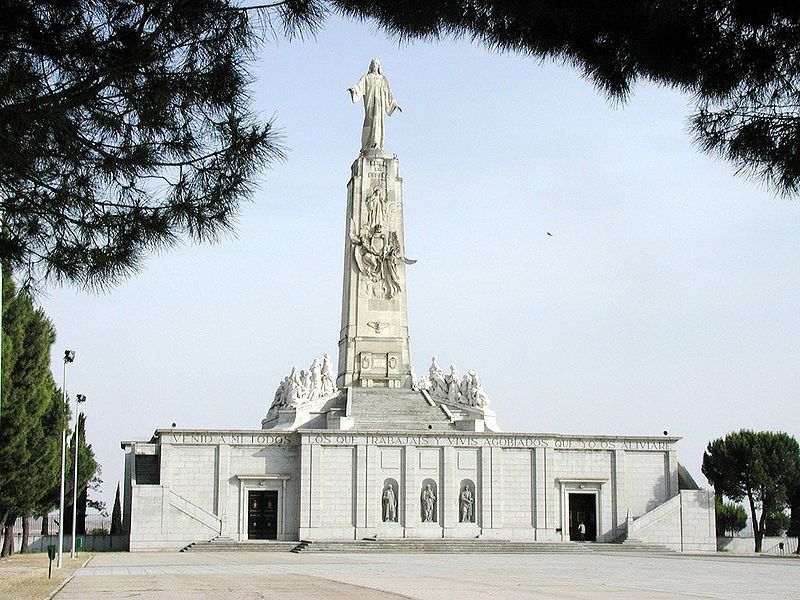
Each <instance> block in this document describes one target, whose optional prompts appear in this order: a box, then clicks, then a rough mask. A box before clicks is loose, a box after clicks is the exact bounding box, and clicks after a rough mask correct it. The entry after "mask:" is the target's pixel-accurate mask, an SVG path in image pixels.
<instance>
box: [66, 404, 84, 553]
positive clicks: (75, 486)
mask: <svg viewBox="0 0 800 600" xmlns="http://www.w3.org/2000/svg"><path fill="white" fill-rule="evenodd" d="M81 402H86V396H84V395H83V394H78V395H76V396H75V478H74V479H73V481H72V549H71V550H70V552H69V557H70V558H75V535H76V534H75V531H76V530H75V526H76V525H77V524H78V438H79V437H80V433H81V432H80V424H81V414H80V413H79V412H78V404H80V403H81Z"/></svg>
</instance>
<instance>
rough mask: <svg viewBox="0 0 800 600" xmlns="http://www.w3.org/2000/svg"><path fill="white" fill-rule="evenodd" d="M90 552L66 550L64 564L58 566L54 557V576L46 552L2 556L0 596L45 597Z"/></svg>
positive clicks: (20, 599)
mask: <svg viewBox="0 0 800 600" xmlns="http://www.w3.org/2000/svg"><path fill="white" fill-rule="evenodd" d="M90 557H91V554H90V553H88V552H85V553H84V552H82V553H80V554H79V555H78V557H77V558H75V559H72V558H70V557H69V552H67V553H65V555H64V559H63V566H62V568H61V569H56V561H55V560H54V561H53V576H52V578H51V579H48V578H47V564H48V562H49V561H48V559H47V553H43V552H36V553H32V554H14V555H13V556H7V557H6V558H2V559H0V598H3V599H4V600H42V599H43V598H47V597H48V596H49V595H50V594H52V593H53V591H54V590H55V589H56V588H57V587H58V586H59V585H61V583H62V582H63V581H64V580H66V579H67V578H68V577H69V576H70V575H72V574H73V573H74V572H75V571H76V570H77V569H78V567H80V566H81V565H82V564H83V563H85V562H86V561H87V560H88V559H89V558H90Z"/></svg>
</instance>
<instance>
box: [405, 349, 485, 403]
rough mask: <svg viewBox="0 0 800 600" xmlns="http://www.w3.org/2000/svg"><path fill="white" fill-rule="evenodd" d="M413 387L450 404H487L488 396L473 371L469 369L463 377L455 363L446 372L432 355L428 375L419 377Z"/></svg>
mask: <svg viewBox="0 0 800 600" xmlns="http://www.w3.org/2000/svg"><path fill="white" fill-rule="evenodd" d="M414 387H415V388H416V389H418V390H427V392H428V393H429V394H430V395H431V398H433V399H434V400H439V401H441V402H449V403H451V404H465V405H467V406H474V407H476V408H484V407H486V406H488V405H489V396H487V394H486V392H485V391H484V390H483V386H482V385H481V379H480V377H479V376H478V374H477V373H476V372H475V371H469V372H468V373H467V374H466V375H464V377H463V378H461V376H460V375H459V373H458V369H457V368H456V366H455V365H450V373H448V374H446V375H445V373H444V371H443V370H442V368H441V367H440V366H439V363H438V362H437V361H436V357H435V356H434V357H433V359H432V360H431V366H430V368H429V369H428V376H427V377H421V378H419V379H418V380H417V381H416V382H415V383H414Z"/></svg>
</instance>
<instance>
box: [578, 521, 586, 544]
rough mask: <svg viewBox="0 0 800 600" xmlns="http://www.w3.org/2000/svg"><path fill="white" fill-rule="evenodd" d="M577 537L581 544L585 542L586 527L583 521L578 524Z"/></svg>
mask: <svg viewBox="0 0 800 600" xmlns="http://www.w3.org/2000/svg"><path fill="white" fill-rule="evenodd" d="M578 535H579V536H580V538H581V541H582V542H585V541H586V525H585V524H584V522H583V521H581V522H580V523H578Z"/></svg>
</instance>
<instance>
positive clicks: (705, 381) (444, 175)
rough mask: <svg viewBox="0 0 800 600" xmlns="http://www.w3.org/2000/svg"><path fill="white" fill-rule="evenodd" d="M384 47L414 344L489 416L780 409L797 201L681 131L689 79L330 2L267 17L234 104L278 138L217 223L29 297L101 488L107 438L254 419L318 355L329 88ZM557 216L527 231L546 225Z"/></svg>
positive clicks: (116, 477) (513, 420) (682, 449)
mask: <svg viewBox="0 0 800 600" xmlns="http://www.w3.org/2000/svg"><path fill="white" fill-rule="evenodd" d="M373 56H377V57H379V58H380V59H381V61H382V63H383V66H384V72H385V74H386V75H387V76H388V78H389V80H390V82H391V85H392V88H393V91H394V93H395V96H396V97H397V99H398V101H399V103H400V105H401V107H402V108H403V112H401V113H400V112H396V113H395V114H394V115H393V116H392V117H390V118H389V119H388V120H387V134H386V148H387V151H389V152H393V153H396V154H397V155H398V157H399V159H400V170H401V175H402V176H403V178H404V201H405V218H406V231H405V239H406V254H407V256H409V257H411V258H415V259H418V261H419V262H418V263H417V264H415V265H413V266H410V267H408V269H407V276H408V306H409V326H410V331H411V354H412V360H413V363H414V365H415V367H416V369H417V371H418V372H423V371H425V370H426V369H427V367H428V364H429V361H430V357H431V356H432V355H434V354H435V355H436V356H437V357H438V358H439V361H440V363H441V364H442V365H445V366H446V365H449V364H450V363H451V362H455V363H456V365H457V366H458V367H459V369H460V370H461V372H465V371H466V370H468V369H475V370H477V371H478V373H479V374H480V375H481V377H482V380H483V383H484V387H485V388H486V391H487V392H488V393H489V395H490V396H491V398H492V406H493V408H494V409H495V410H496V411H497V413H498V420H499V424H500V426H501V427H503V428H504V429H505V430H507V431H523V432H525V431H528V432H562V433H579V434H633V435H636V434H641V435H660V434H661V432H662V431H663V430H665V429H666V430H668V431H669V432H670V434H675V435H680V436H683V441H682V442H681V443H680V444H679V459H680V460H681V462H682V463H683V464H685V465H686V466H687V468H689V470H690V471H691V472H692V473H693V474H694V475H695V477H696V478H698V479H700V478H701V473H700V464H701V460H702V452H703V450H704V448H705V445H706V444H707V443H708V441H709V440H711V439H713V438H715V437H719V436H721V435H724V434H725V433H727V432H728V431H731V430H735V429H739V428H743V427H747V428H755V429H772V430H782V431H787V432H789V433H790V434H792V435H795V436H798V435H800V415H798V411H796V410H795V406H796V405H797V400H798V390H800V368H798V366H799V365H800V311H798V306H800V253H798V251H797V241H798V239H800V206H799V205H798V202H797V200H792V199H786V198H779V197H776V196H775V195H774V194H772V193H770V192H769V191H768V190H766V189H765V188H764V187H763V186H762V185H760V184H758V183H757V182H753V181H750V180H748V179H746V178H743V177H741V176H735V174H734V168H733V167H732V166H731V165H730V164H728V163H726V162H724V161H721V160H719V159H716V158H714V157H710V156H708V155H705V154H702V153H700V152H699V151H698V150H697V149H696V147H695V146H694V145H693V143H692V140H691V138H690V136H689V134H688V132H687V130H688V115H689V114H690V112H691V98H688V97H686V96H684V95H681V94H680V93H678V92H676V91H674V90H670V89H666V88H660V87H656V86H652V85H644V84H643V85H639V86H637V87H636V88H635V90H634V94H633V95H632V97H631V98H630V99H629V100H628V102H627V103H626V104H624V105H619V104H614V103H611V102H609V101H608V100H607V99H606V98H605V97H604V96H603V95H602V93H600V92H598V91H597V90H595V89H594V88H593V87H592V85H591V84H590V83H589V82H587V81H585V80H584V79H583V78H581V76H580V74H579V73H578V72H577V71H576V70H574V69H573V68H570V67H566V66H562V65H557V64H550V63H546V64H541V63H539V62H537V61H535V60H532V59H529V58H525V57H521V56H516V55H500V54H496V53H492V52H489V51H486V50H484V49H483V48H480V47H478V46H477V45H475V44H471V43H469V42H466V41H459V42H452V41H445V42H438V43H415V44H412V45H399V44H398V43H397V42H396V41H392V40H390V39H388V38H387V37H386V36H384V35H383V34H382V33H380V32H378V31H377V30H376V29H375V28H374V27H373V26H371V25H368V24H361V23H356V22H350V21H342V20H339V19H335V18H334V19H331V20H329V21H328V23H327V25H326V27H325V28H324V29H323V30H322V31H321V32H319V34H318V35H317V36H316V38H315V39H306V40H294V41H291V42H289V41H286V40H284V39H280V40H272V41H270V42H268V43H267V44H265V46H264V47H263V49H262V50H261V51H260V55H259V58H258V61H257V63H256V64H255V65H254V69H253V74H254V77H255V81H254V84H253V87H252V89H253V100H254V106H255V108H256V109H257V111H258V112H259V114H260V115H261V116H262V117H263V118H264V119H269V118H274V119H275V122H276V124H277V126H278V127H279V128H280V129H281V130H282V132H283V135H284V139H285V144H286V145H287V147H288V149H289V152H288V159H287V161H285V162H283V163H276V164H274V165H272V167H271V168H270V169H269V170H267V171H266V172H265V173H264V174H263V176H262V177H261V185H260V188H259V190H258V192H257V193H256V195H255V197H254V201H253V202H252V203H250V204H247V205H245V206H244V208H243V210H242V214H241V217H240V220H239V227H238V234H237V235H236V236H235V237H234V238H232V239H228V240H225V241H223V242H222V243H220V244H217V245H212V246H209V245H205V246H195V245H191V244H185V245H184V246H182V247H179V248H177V249H175V250H173V251H170V252H167V253H164V254H161V255H158V256H153V257H152V258H151V259H150V260H149V261H148V262H147V263H146V266H145V268H144V270H143V271H142V272H141V273H140V274H139V275H137V276H135V277H133V278H131V279H130V280H128V281H126V282H124V283H123V284H121V285H120V286H118V287H117V288H116V289H114V290H113V291H111V292H109V293H106V294H103V295H100V296H97V295H92V294H89V293H86V292H82V291H79V290H74V289H68V288H52V289H50V290H48V292H47V294H46V295H45V296H44V297H42V298H41V303H42V305H43V307H44V309H45V310H46V311H47V312H48V314H50V315H51V317H52V318H53V320H54V322H55V324H56V328H57V331H58V341H57V343H56V346H55V347H54V351H53V359H54V360H53V369H54V373H56V374H57V377H58V378H59V379H60V377H61V356H62V355H63V350H64V349H65V348H71V349H74V350H76V352H77V357H76V360H75V362H74V363H73V364H72V365H71V367H70V372H69V382H68V390H69V391H70V393H72V394H74V393H83V394H85V395H86V396H87V397H88V403H87V404H86V405H84V406H85V407H86V412H87V413H88V415H89V417H88V418H89V421H88V425H87V428H88V436H89V439H90V441H91V442H92V444H93V445H94V447H95V449H96V451H97V454H98V458H99V460H100V462H101V464H102V466H103V477H104V479H105V482H106V483H105V485H104V488H103V492H104V498H105V499H106V501H107V502H108V503H109V507H110V504H111V503H112V502H113V492H114V488H115V487H116V483H117V481H120V480H121V479H122V467H123V455H122V452H121V450H120V449H119V442H120V440H123V439H147V438H149V437H150V435H151V434H152V432H153V431H154V430H155V429H157V428H161V427H168V426H169V425H170V424H171V423H172V422H176V423H177V424H178V425H179V426H180V427H198V428H212V427H219V428H258V427H260V422H261V419H262V418H263V416H264V414H265V412H266V410H267V407H268V405H269V403H270V402H271V400H272V396H273V394H274V390H275V388H276V386H277V384H278V383H279V381H280V380H281V379H282V378H283V376H284V375H286V374H288V372H289V370H290V368H291V366H292V365H295V364H296V365H298V366H299V367H300V368H306V367H307V366H308V365H309V364H310V362H311V360H312V359H313V358H314V357H316V356H320V355H321V354H322V353H323V352H328V353H330V354H331V355H332V356H334V357H335V356H336V351H337V342H338V333H339V327H340V314H341V285H342V283H341V282H342V258H343V243H344V238H345V186H346V184H347V180H348V178H349V169H350V165H351V163H352V162H353V160H354V159H355V158H356V156H357V154H358V149H359V143H360V127H361V120H362V116H363V109H362V107H361V106H360V105H353V104H351V103H350V99H349V95H348V94H347V92H346V89H347V88H348V87H349V86H350V85H352V84H353V83H355V82H356V81H357V80H358V78H359V77H360V76H361V75H362V74H363V73H364V72H365V71H366V69H367V67H368V65H369V61H370V59H371V58H372V57H373ZM548 231H549V232H551V233H553V236H547V235H546V232H548Z"/></svg>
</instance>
